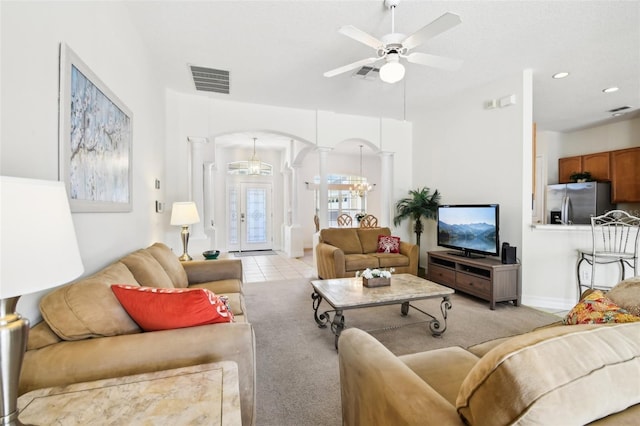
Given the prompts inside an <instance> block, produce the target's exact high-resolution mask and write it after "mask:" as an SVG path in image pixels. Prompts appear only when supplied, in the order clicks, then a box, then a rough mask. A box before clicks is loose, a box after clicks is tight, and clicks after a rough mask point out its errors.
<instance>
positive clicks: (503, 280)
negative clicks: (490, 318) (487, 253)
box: [427, 251, 521, 310]
mask: <svg viewBox="0 0 640 426" xmlns="http://www.w3.org/2000/svg"><path fill="white" fill-rule="evenodd" d="M427 255H428V257H429V262H428V269H427V279H428V280H431V281H434V282H437V283H439V284H443V285H446V286H448V287H451V288H453V289H455V290H457V291H461V292H463V293H468V294H471V295H473V296H476V297H479V298H481V299H484V300H487V301H489V308H491V309H492V310H493V309H495V307H496V302H504V301H510V302H513V304H514V305H515V306H519V305H520V296H521V284H520V280H519V279H518V273H519V270H520V264H517V263H516V264H503V263H501V262H500V260H499V259H494V258H488V257H485V258H480V259H476V258H468V257H465V256H464V255H463V254H462V253H449V252H446V251H430V252H427Z"/></svg>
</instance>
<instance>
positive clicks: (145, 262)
mask: <svg viewBox="0 0 640 426" xmlns="http://www.w3.org/2000/svg"><path fill="white" fill-rule="evenodd" d="M120 262H122V263H124V264H125V265H127V268H129V270H130V271H131V273H132V274H133V276H134V277H135V279H136V281H137V282H138V283H139V284H140V285H142V286H145V287H159V288H173V281H171V278H170V277H169V275H168V274H167V273H166V272H165V270H164V268H163V267H162V265H161V264H160V262H158V261H157V260H156V258H155V257H153V256H152V255H151V253H150V252H149V251H146V250H138V251H134V252H133V253H131V254H128V255H127V256H125V257H123V258H122V259H120ZM112 284H127V283H117V282H115V283H112Z"/></svg>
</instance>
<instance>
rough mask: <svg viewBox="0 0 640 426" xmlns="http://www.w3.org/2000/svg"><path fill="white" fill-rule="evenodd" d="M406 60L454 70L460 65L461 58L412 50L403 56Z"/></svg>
mask: <svg viewBox="0 0 640 426" xmlns="http://www.w3.org/2000/svg"><path fill="white" fill-rule="evenodd" d="M404 58H406V59H407V61H409V62H411V63H413V64H420V65H426V66H428V67H433V68H440V69H443V70H449V71H456V70H458V69H459V68H460V66H462V62H463V61H462V59H453V58H446V57H444V56H436V55H430V54H428V53H419V52H414V53H411V54H409V55H406V56H404Z"/></svg>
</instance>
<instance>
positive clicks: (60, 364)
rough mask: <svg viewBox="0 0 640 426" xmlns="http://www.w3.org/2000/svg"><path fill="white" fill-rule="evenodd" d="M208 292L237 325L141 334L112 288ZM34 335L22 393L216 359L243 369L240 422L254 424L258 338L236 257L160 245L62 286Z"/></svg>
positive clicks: (46, 303) (44, 306) (44, 303)
mask: <svg viewBox="0 0 640 426" xmlns="http://www.w3.org/2000/svg"><path fill="white" fill-rule="evenodd" d="M112 284H128V285H133V286H145V287H158V288H169V289H170V288H206V289H209V290H211V291H213V292H214V293H216V294H217V295H224V296H227V297H228V305H229V307H230V308H231V311H232V313H233V315H234V321H233V322H228V323H217V324H208V325H200V326H194V327H187V328H176V329H167V330H161V331H147V332H143V331H142V330H141V329H140V327H139V326H138V324H137V323H136V322H135V321H133V319H132V318H131V317H130V316H129V315H128V313H127V311H125V310H124V308H123V307H122V305H121V304H120V303H119V301H118V299H117V298H116V297H115V295H114V293H113V291H112V289H111V285H112ZM40 311H41V313H42V316H43V319H44V320H43V321H41V322H40V323H38V324H36V325H35V326H34V327H32V329H31V330H30V333H29V339H28V343H27V351H26V353H25V357H24V362H23V366H22V373H21V377H20V385H19V394H23V393H26V392H29V391H32V390H34V389H40V388H46V387H52V386H61V385H68V384H72V383H78V382H86V381H92V380H100V379H106V378H113V377H121V376H126V375H132V374H138V373H147V372H152V371H157V370H165V369H172V368H179V367H186V366H190V365H197V364H204V363H209V362H217V361H235V362H236V363H237V364H238V374H239V384H240V405H241V412H242V423H243V424H244V425H251V424H254V423H255V402H254V401H255V337H254V331H253V328H252V326H251V324H250V323H249V322H248V320H247V315H246V309H245V303H244V295H243V288H242V263H241V261H240V260H239V259H219V260H202V261H190V262H183V263H181V262H180V261H179V260H178V258H177V257H176V255H175V254H173V253H172V251H171V249H169V248H168V247H167V246H166V245H164V244H162V243H156V244H154V245H152V246H150V247H148V248H146V249H142V250H138V251H135V252H133V253H130V254H128V255H127V256H125V257H123V258H122V259H120V260H118V261H116V262H114V263H112V264H110V265H108V266H107V267H105V268H104V269H102V270H100V271H98V272H97V273H95V274H93V275H91V276H88V277H85V278H81V279H79V280H78V281H76V282H73V283H71V284H68V285H66V286H63V287H60V288H57V289H55V290H54V291H52V292H51V293H49V294H47V295H45V296H44V297H43V298H42V300H41V303H40Z"/></svg>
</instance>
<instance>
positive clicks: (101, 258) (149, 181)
mask: <svg viewBox="0 0 640 426" xmlns="http://www.w3.org/2000/svg"><path fill="white" fill-rule="evenodd" d="M1 8H2V15H1V18H0V19H1V25H0V28H1V30H0V31H1V48H0V51H1V55H2V61H1V62H2V65H1V66H2V77H1V78H2V80H1V82H2V97H1V98H2V100H1V102H2V104H1V105H2V108H1V114H2V115H1V117H2V119H1V122H2V129H1V135H2V139H1V153H2V155H1V163H0V167H1V169H0V173H2V175H9V176H20V177H29V178H36V179H48V180H57V179H58V67H59V60H58V52H59V44H60V43H61V42H64V43H66V44H67V45H68V46H69V47H70V48H71V49H72V50H74V51H75V53H76V54H78V56H80V58H81V59H82V60H83V62H84V63H85V64H87V65H88V66H89V68H91V70H92V71H93V72H94V73H95V74H96V75H97V76H98V77H99V78H100V79H101V80H102V81H103V82H104V83H105V84H106V85H107V86H108V87H109V89H110V90H111V91H112V92H113V93H115V94H116V95H117V96H118V97H119V98H120V99H121V100H122V101H123V102H124V103H125V105H127V107H128V108H129V109H130V110H131V111H132V113H133V185H132V190H133V210H132V212H130V213H76V214H74V215H73V220H74V225H75V228H76V233H77V237H78V243H79V246H80V251H81V255H82V260H83V263H84V267H85V275H86V274H89V273H92V272H95V271H96V270H98V269H100V268H101V267H103V266H105V265H106V264H108V263H110V262H111V261H113V260H115V259H117V258H119V257H120V256H121V255H123V254H125V253H127V252H129V251H132V250H134V249H138V248H141V247H145V246H146V245H148V244H149V243H152V242H154V241H156V240H159V239H160V230H161V227H160V223H161V219H162V215H159V214H156V213H155V204H154V203H155V199H156V198H162V190H161V191H156V190H155V189H153V188H154V180H155V179H156V178H159V179H161V180H163V181H164V175H163V173H164V155H163V145H164V140H165V137H164V131H163V128H162V126H161V125H159V123H162V122H164V111H163V108H162V105H163V104H164V99H163V92H162V90H161V89H160V87H159V85H158V84H157V82H156V81H155V80H154V72H153V70H154V69H153V68H154V67H153V64H152V62H151V59H150V57H149V56H148V53H147V50H146V48H145V46H144V45H143V44H142V42H141V41H140V39H139V37H138V35H137V33H136V28H135V27H134V26H133V25H132V24H131V22H130V21H129V20H128V19H127V16H128V11H127V10H126V9H125V8H124V6H123V5H122V4H120V3H118V2H102V3H96V2H85V3H82V2H66V3H59V2H56V3H48V2H2V5H1ZM34 253H37V247H34ZM40 255H46V254H40ZM34 266H36V267H37V257H36V258H34ZM25 273H28V271H25ZM38 300H39V295H31V296H23V297H22V298H21V299H20V303H19V306H18V310H19V312H21V313H22V314H23V315H25V316H26V317H28V318H30V319H31V320H32V322H35V321H38V320H39V318H40V314H39V311H38V308H37V301H38Z"/></svg>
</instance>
